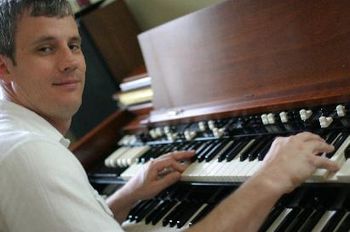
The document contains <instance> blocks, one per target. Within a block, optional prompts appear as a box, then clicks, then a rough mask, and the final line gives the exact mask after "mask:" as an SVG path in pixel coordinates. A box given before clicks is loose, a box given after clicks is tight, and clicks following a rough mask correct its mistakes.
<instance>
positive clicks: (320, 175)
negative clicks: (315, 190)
mask: <svg viewBox="0 0 350 232" xmlns="http://www.w3.org/2000/svg"><path fill="white" fill-rule="evenodd" d="M337 137H338V136H337ZM349 144H350V136H348V137H347V138H346V139H345V141H344V142H343V144H342V145H341V146H340V147H339V149H338V150H337V151H336V152H335V154H334V155H333V156H332V157H331V159H330V160H333V161H335V162H336V163H337V164H338V165H339V166H343V164H344V163H345V156H344V150H345V148H346V147H347V146H349ZM332 175H333V174H332V173H330V172H329V171H328V170H326V169H317V170H316V171H315V173H314V174H313V175H312V176H311V177H310V180H311V181H312V180H313V181H315V180H316V181H325V180H327V179H331V178H332ZM335 178H338V173H336V174H335Z"/></svg>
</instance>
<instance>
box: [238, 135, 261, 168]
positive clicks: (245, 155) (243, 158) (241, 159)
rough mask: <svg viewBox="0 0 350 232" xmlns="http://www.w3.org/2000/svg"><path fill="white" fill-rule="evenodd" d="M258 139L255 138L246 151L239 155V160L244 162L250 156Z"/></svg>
mask: <svg viewBox="0 0 350 232" xmlns="http://www.w3.org/2000/svg"><path fill="white" fill-rule="evenodd" d="M258 141H259V140H258V139H255V140H254V141H253V142H251V143H250V145H249V147H247V148H246V149H245V151H243V152H242V153H241V155H240V156H239V161H241V162H242V161H244V160H246V159H247V158H248V156H249V153H250V151H251V150H253V149H254V147H255V146H256V145H257V144H258Z"/></svg>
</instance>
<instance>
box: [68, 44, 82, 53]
mask: <svg viewBox="0 0 350 232" xmlns="http://www.w3.org/2000/svg"><path fill="white" fill-rule="evenodd" d="M69 48H70V50H72V51H80V48H81V47H80V44H71V45H69Z"/></svg>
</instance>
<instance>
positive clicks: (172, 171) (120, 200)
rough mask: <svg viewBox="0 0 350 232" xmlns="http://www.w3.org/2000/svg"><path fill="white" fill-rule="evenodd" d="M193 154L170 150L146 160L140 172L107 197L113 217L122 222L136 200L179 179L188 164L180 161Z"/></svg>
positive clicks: (148, 195) (150, 194) (146, 197)
mask: <svg viewBox="0 0 350 232" xmlns="http://www.w3.org/2000/svg"><path fill="white" fill-rule="evenodd" d="M193 155H194V152H172V153H169V154H166V155H163V156H162V157H161V158H158V159H155V160H151V161H150V162H148V164H147V165H146V166H145V167H144V168H143V170H142V171H141V172H139V173H138V174H137V175H136V176H134V177H133V178H132V179H131V180H130V181H128V183H127V184H126V185H124V186H123V187H122V188H121V189H119V190H118V191H116V192H115V193H114V194H113V195H111V196H110V197H109V198H108V199H107V204H108V206H109V207H110V209H111V210H112V212H113V214H114V217H115V219H116V220H117V221H118V222H119V223H122V222H123V221H124V220H125V218H126V216H127V215H128V213H129V211H130V210H131V208H132V207H133V206H134V205H135V203H136V202H137V201H139V200H145V199H149V198H152V197H154V196H156V195H157V194H158V193H160V192H161V191H162V190H163V189H165V188H167V187H168V186H170V185H172V184H174V183H175V182H177V181H178V180H180V177H181V173H182V172H183V171H184V170H185V169H186V168H187V166H188V164H186V163H180V161H183V160H187V159H189V158H191V157H192V156H193ZM167 170H168V171H167Z"/></svg>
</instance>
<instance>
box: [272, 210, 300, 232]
mask: <svg viewBox="0 0 350 232" xmlns="http://www.w3.org/2000/svg"><path fill="white" fill-rule="evenodd" d="M299 213H300V209H298V208H294V209H292V211H290V212H289V214H288V215H287V216H286V217H285V218H284V219H283V221H282V222H281V223H280V224H279V225H278V227H277V228H276V230H275V231H276V232H284V231H286V229H287V228H288V226H289V225H290V224H291V222H292V221H293V219H294V218H295V217H296V216H297V215H298V214H299Z"/></svg>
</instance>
